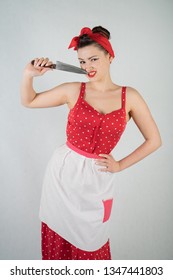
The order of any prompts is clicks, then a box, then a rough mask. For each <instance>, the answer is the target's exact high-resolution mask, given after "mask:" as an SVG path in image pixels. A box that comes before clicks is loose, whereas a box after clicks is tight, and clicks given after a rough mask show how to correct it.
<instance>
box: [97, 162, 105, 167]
mask: <svg viewBox="0 0 173 280" xmlns="http://www.w3.org/2000/svg"><path fill="white" fill-rule="evenodd" d="M96 165H100V166H107V163H106V162H96Z"/></svg>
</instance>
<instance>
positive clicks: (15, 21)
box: [0, 0, 173, 260]
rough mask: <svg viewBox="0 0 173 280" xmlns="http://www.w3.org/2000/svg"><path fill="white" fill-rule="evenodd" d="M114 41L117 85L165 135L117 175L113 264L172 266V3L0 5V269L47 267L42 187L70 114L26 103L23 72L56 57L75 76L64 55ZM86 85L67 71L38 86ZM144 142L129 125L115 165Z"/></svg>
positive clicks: (38, 1)
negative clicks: (96, 36)
mask: <svg viewBox="0 0 173 280" xmlns="http://www.w3.org/2000/svg"><path fill="white" fill-rule="evenodd" d="M96 25H102V26H104V27H105V28H107V29H108V30H109V31H110V32H111V43H112V46H113V48H114V50H115V54H116V57H115V59H114V61H113V63H112V64H111V74H112V80H113V81H114V82H115V83H116V84H119V85H126V86H131V87H134V88H135V89H137V90H138V91H139V92H140V93H141V95H142V96H143V98H144V99H145V101H146V102H147V104H148V106H149V108H150V110H151V112H152V115H153V117H154V119H155V121H156V123H157V125H158V127H159V130H160V133H161V136H162V141H163V146H162V147H161V148H160V149H159V150H157V151H156V152H155V153H153V154H152V155H150V156H149V157H147V158H146V159H144V160H143V161H141V162H140V163H138V164H136V165H134V166H132V167H130V168H128V169H126V170H124V171H123V172H121V173H118V174H115V177H116V178H115V203H114V207H113V212H112V217H111V222H112V227H111V251H112V258H113V259H119V260H123V259H127V260H128V259H129V260H133V259H146V260H147V259H172V258H173V222H172V221H173V217H172V213H173V204H172V196H173V190H172V186H173V180H172V178H173V176H172V166H173V152H172V139H173V132H172V120H173V118H172V106H173V105H172V101H173V99H172V93H173V83H172V69H173V68H172V65H173V56H172V51H173V33H172V26H173V1H171V0H170V1H169V0H121V1H120V0H108V1H105V0H94V1H93V0H69V1H64V0H51V1H49V0H30V1H23V0H15V1H13V0H6V1H2V0H1V1H0V54H1V59H0V62H1V67H0V79H1V83H0V86H1V92H0V133H1V137H0V165H1V166H0V259H7V260H8V259H14V260H15V259H16V260H17V259H21V260H26V259H33V260H36V259H41V247H40V221H39V218H38V212H39V204H40V196H41V189H42V180H43V176H44V172H45V168H46V165H47V162H48V160H49V158H50V157H51V155H52V153H53V151H54V150H55V148H56V147H57V146H59V145H62V144H63V143H65V141H66V133H65V130H66V122H67V115H68V108H67V107H66V106H65V105H64V106H60V107H56V108H49V109H27V108H25V107H23V106H22V105H21V103H20V83H21V79H22V74H23V69H24V67H25V65H26V64H27V63H28V62H29V61H30V60H32V59H33V58H35V57H42V56H45V57H49V58H50V59H51V60H52V61H56V60H60V61H64V62H66V63H70V64H75V65H77V66H78V61H77V54H76V52H74V51H73V50H72V49H71V50H68V49H67V47H68V45H69V43H70V41H71V39H72V37H73V36H76V35H78V34H79V32H80V29H81V28H82V27H84V26H88V27H90V28H92V27H94V26H96ZM68 81H87V80H86V78H85V77H84V76H82V75H81V76H80V75H77V74H71V73H66V72H60V71H53V72H51V71H50V72H48V73H46V74H45V75H44V76H42V77H39V78H36V79H35V81H34V88H35V90H36V91H37V92H41V91H43V90H47V89H50V88H52V87H54V86H56V85H57V84H60V83H63V82H68ZM142 142H143V137H142V136H141V134H140V132H139V130H138V129H137V127H136V126H135V124H134V123H133V121H132V120H131V121H130V122H129V123H128V126H127V128H126V131H125V133H124V134H123V136H122V138H121V140H120V142H119V144H118V145H117V147H116V148H115V149H114V150H113V152H112V153H113V155H114V156H115V158H116V159H121V158H122V157H124V156H126V155H128V154H129V153H130V152H132V151H133V150H134V149H136V148H137V147H138V146H139V145H140V144H141V143H142Z"/></svg>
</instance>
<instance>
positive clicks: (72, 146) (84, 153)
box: [66, 141, 101, 158]
mask: <svg viewBox="0 0 173 280" xmlns="http://www.w3.org/2000/svg"><path fill="white" fill-rule="evenodd" d="M66 145H67V146H68V147H69V148H70V149H72V150H73V151H75V152H76V153H78V154H80V155H82V156H85V157H88V158H101V157H99V156H98V155H96V154H92V153H87V152H85V151H82V150H80V149H78V148H77V147H75V146H74V145H72V144H71V143H70V142H69V141H67V142H66Z"/></svg>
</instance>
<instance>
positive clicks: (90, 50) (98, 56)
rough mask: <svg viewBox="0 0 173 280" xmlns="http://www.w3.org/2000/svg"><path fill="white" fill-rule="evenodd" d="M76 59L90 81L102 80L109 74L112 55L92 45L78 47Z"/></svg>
mask: <svg viewBox="0 0 173 280" xmlns="http://www.w3.org/2000/svg"><path fill="white" fill-rule="evenodd" d="M78 59H79V63H80V66H81V68H82V69H85V70H86V71H87V72H88V74H87V77H88V78H89V80H91V81H98V80H102V79H104V78H105V75H108V74H109V70H110V63H111V61H112V57H111V56H110V54H105V53H104V51H102V50H100V49H99V48H98V47H96V46H94V45H91V46H86V47H83V48H80V49H78Z"/></svg>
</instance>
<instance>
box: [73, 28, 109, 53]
mask: <svg viewBox="0 0 173 280" xmlns="http://www.w3.org/2000/svg"><path fill="white" fill-rule="evenodd" d="M92 32H93V33H99V34H101V35H102V36H104V37H105V38H107V39H108V40H109V39H110V32H109V31H108V30H107V29H106V28H104V27H102V26H95V27H94V28H93V29H92ZM90 45H95V46H96V47H98V48H99V49H100V50H102V51H104V52H105V54H107V53H108V52H107V51H106V50H105V49H104V48H103V47H102V46H101V45H100V44H98V43H97V42H95V41H93V40H92V39H91V38H90V37H89V36H88V35H87V34H84V35H82V36H80V37H79V42H78V45H77V49H80V48H83V47H86V46H90Z"/></svg>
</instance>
